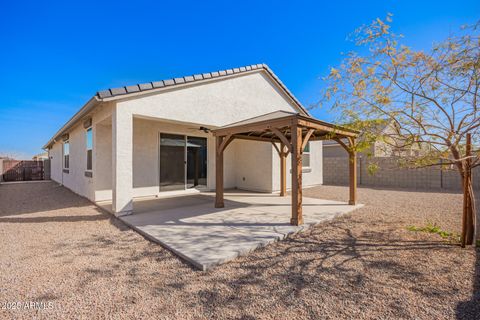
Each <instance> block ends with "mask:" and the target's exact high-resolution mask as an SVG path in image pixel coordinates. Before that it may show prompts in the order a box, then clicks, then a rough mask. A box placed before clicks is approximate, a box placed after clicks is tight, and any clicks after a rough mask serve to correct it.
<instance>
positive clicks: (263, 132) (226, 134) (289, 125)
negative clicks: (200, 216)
mask: <svg viewBox="0 0 480 320" xmlns="http://www.w3.org/2000/svg"><path fill="white" fill-rule="evenodd" d="M212 132H213V135H214V136H215V137H216V162H215V169H216V197H215V207H216V208H223V207H224V206H225V204H224V200H223V193H224V192H223V191H224V190H223V189H224V186H223V153H224V151H225V149H226V148H227V146H228V145H229V144H230V143H231V142H232V141H233V140H235V139H244V140H253V141H262V142H267V143H271V144H273V146H274V147H275V149H276V150H277V152H278V155H279V156H280V177H281V178H280V196H282V197H284V196H286V194H287V169H286V167H287V165H286V163H287V156H288V154H291V160H292V170H291V171H292V189H291V193H292V217H291V219H290V224H292V225H296V226H298V225H301V224H303V216H302V153H303V150H304V149H305V147H306V145H307V142H308V141H315V140H335V141H337V142H338V143H339V144H340V145H341V146H342V147H343V148H344V149H345V150H346V151H347V152H348V154H349V174H350V179H349V181H350V199H349V202H348V203H349V204H350V205H354V204H356V202H357V165H356V163H357V155H356V151H355V148H354V145H355V139H356V138H357V136H358V132H357V131H355V130H350V129H347V128H342V127H339V126H336V125H333V124H330V123H327V122H323V121H320V120H317V119H314V118H311V117H308V116H303V115H300V114H297V113H292V112H286V111H276V112H272V113H268V114H265V115H262V116H259V117H255V118H251V119H247V120H244V121H240V122H236V123H232V124H230V125H227V126H224V127H221V128H218V129H216V130H213V131H212ZM277 144H279V145H277Z"/></svg>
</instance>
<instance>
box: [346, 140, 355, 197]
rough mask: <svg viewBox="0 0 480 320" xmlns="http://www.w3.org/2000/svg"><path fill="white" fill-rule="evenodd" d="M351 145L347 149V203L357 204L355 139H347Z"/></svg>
mask: <svg viewBox="0 0 480 320" xmlns="http://www.w3.org/2000/svg"><path fill="white" fill-rule="evenodd" d="M349 142H350V143H351V144H352V145H351V146H350V151H349V153H348V154H349V157H348V158H349V159H348V160H349V174H350V199H349V201H348V204H351V205H355V204H357V151H355V148H354V146H353V144H355V139H352V140H351V141H349Z"/></svg>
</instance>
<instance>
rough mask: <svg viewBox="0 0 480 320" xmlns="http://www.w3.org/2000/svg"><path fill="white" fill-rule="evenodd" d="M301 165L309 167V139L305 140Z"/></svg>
mask: <svg viewBox="0 0 480 320" xmlns="http://www.w3.org/2000/svg"><path fill="white" fill-rule="evenodd" d="M302 167H304V168H309V167H310V141H309V142H307V145H306V146H305V149H303V154H302Z"/></svg>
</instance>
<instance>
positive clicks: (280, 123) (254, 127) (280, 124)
mask: <svg viewBox="0 0 480 320" xmlns="http://www.w3.org/2000/svg"><path fill="white" fill-rule="evenodd" d="M290 124H291V117H285V118H280V119H274V120H265V121H260V122H256V123H250V124H244V125H239V126H236V127H227V128H219V129H215V130H213V131H212V132H213V135H214V136H226V135H229V134H239V133H247V132H251V131H258V132H264V131H268V130H270V129H271V128H284V127H288V126H290Z"/></svg>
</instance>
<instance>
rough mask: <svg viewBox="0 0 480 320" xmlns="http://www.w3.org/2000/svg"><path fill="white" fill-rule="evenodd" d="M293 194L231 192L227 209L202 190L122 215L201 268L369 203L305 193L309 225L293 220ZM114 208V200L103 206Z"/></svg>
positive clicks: (139, 204)
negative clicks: (316, 196) (351, 202)
mask: <svg viewBox="0 0 480 320" xmlns="http://www.w3.org/2000/svg"><path fill="white" fill-rule="evenodd" d="M290 203H291V198H290V197H279V196H278V195H272V194H259V193H247V192H227V193H225V208H220V209H216V208H214V206H213V204H214V195H213V194H212V193H201V194H195V195H188V196H177V197H172V198H161V199H157V198H155V199H149V200H136V201H135V202H134V212H135V213H134V214H132V215H129V216H124V217H121V218H120V219H121V220H123V221H124V222H125V223H126V224H128V225H129V226H130V227H132V228H133V229H134V230H136V231H138V232H139V233H140V234H142V235H144V236H145V237H147V238H148V239H151V240H152V241H154V242H157V243H159V244H161V245H162V246H164V247H166V248H168V249H170V250H171V251H173V252H174V253H175V254H177V255H178V256H180V257H182V258H183V259H185V260H186V261H188V262H190V263H191V264H193V265H194V266H195V267H197V268H199V269H201V270H207V269H209V268H211V267H213V266H215V265H218V264H222V263H225V262H227V261H230V260H232V259H234V258H236V257H238V256H240V255H245V254H247V253H249V252H251V251H252V250H255V249H256V248H259V247H262V246H265V245H267V244H269V243H272V242H274V241H278V240H281V239H284V238H286V237H287V236H288V235H291V234H293V233H296V232H299V231H302V230H305V229H307V228H308V227H310V226H312V225H315V224H318V223H321V222H324V221H327V220H331V219H333V218H335V217H337V216H339V215H342V214H345V213H347V212H350V211H353V210H355V209H357V208H359V207H361V206H363V205H356V206H351V205H348V204H347V203H344V202H338V201H330V200H323V199H314V198H307V197H303V217H304V222H305V223H304V225H303V226H298V227H297V226H291V225H290V224H289V221H290V214H291V207H290ZM103 206H104V207H105V208H106V209H107V210H108V204H104V205H103Z"/></svg>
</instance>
